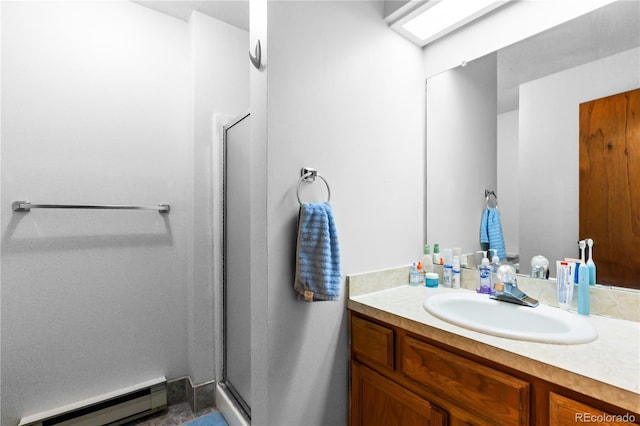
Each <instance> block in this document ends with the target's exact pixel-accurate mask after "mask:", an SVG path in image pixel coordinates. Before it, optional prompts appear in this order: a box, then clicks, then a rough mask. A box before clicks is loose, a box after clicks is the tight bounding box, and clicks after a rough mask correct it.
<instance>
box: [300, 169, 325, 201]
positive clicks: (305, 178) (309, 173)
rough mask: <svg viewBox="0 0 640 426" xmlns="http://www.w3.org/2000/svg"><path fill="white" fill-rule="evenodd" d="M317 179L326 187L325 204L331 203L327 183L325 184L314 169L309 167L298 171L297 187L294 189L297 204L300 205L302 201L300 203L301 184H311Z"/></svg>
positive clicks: (323, 179)
mask: <svg viewBox="0 0 640 426" xmlns="http://www.w3.org/2000/svg"><path fill="white" fill-rule="evenodd" d="M317 177H319V178H320V179H322V181H323V182H324V184H325V185H326V186H327V203H328V202H329V201H331V188H329V183H328V182H327V180H326V179H325V178H323V177H322V176H320V175H319V174H318V171H317V170H316V169H312V168H311V167H303V168H302V169H301V170H300V179H298V186H297V188H296V197H298V204H300V205H302V201H300V184H301V183H302V182H310V183H313V182H315V181H316V178H317Z"/></svg>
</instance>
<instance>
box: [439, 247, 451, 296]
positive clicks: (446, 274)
mask: <svg viewBox="0 0 640 426" xmlns="http://www.w3.org/2000/svg"><path fill="white" fill-rule="evenodd" d="M442 253H443V256H442V257H443V263H444V269H443V272H442V286H443V287H451V280H452V278H453V259H452V257H453V253H452V250H451V249H444V251H443V252H442Z"/></svg>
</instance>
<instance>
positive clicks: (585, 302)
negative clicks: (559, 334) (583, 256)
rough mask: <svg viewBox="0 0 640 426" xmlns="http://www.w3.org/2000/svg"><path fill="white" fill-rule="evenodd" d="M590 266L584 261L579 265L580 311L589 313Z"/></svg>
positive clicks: (585, 313)
mask: <svg viewBox="0 0 640 426" xmlns="http://www.w3.org/2000/svg"><path fill="white" fill-rule="evenodd" d="M589 311H590V307H589V268H587V265H586V264H585V263H584V262H581V263H580V267H578V313H579V314H580V315H589Z"/></svg>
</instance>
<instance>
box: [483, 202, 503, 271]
mask: <svg viewBox="0 0 640 426" xmlns="http://www.w3.org/2000/svg"><path fill="white" fill-rule="evenodd" d="M480 242H481V243H484V244H487V243H488V244H489V248H490V249H495V250H498V257H499V258H500V259H505V258H506V257H507V253H506V249H505V246H504V237H503V236H502V223H501V221H500V211H499V210H498V209H497V208H495V207H487V208H486V210H485V211H484V213H483V214H482V220H481V221H480ZM487 257H489V258H490V257H491V256H487Z"/></svg>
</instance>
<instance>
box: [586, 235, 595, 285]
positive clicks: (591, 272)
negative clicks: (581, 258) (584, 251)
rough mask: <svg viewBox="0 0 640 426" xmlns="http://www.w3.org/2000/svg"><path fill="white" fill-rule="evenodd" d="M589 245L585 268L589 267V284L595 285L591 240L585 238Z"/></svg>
mask: <svg viewBox="0 0 640 426" xmlns="http://www.w3.org/2000/svg"><path fill="white" fill-rule="evenodd" d="M587 245H588V246H589V260H587V268H588V269H589V285H596V264H595V262H594V261H593V240H592V239H591V238H589V239H588V240H587Z"/></svg>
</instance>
